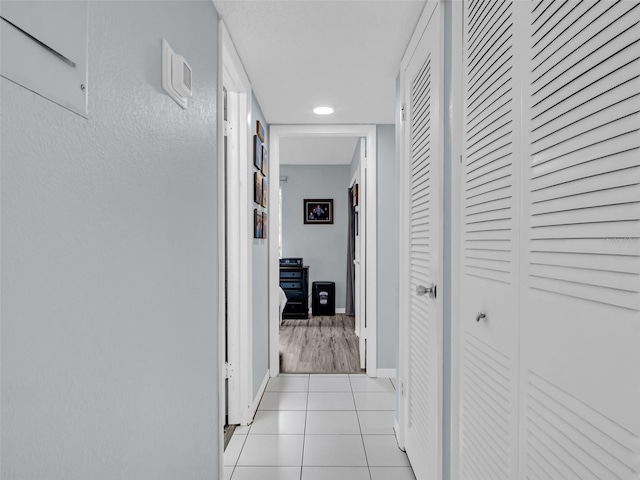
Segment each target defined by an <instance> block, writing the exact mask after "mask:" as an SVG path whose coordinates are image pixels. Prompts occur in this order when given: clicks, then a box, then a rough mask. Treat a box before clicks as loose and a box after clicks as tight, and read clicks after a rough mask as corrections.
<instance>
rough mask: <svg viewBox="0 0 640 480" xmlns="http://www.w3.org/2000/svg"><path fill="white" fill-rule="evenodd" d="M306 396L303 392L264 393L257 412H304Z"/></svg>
mask: <svg viewBox="0 0 640 480" xmlns="http://www.w3.org/2000/svg"><path fill="white" fill-rule="evenodd" d="M306 409H307V394H306V393H303V392H265V394H264V395H263V396H262V400H261V401H260V406H259V407H258V410H306Z"/></svg>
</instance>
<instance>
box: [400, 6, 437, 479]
mask: <svg viewBox="0 0 640 480" xmlns="http://www.w3.org/2000/svg"><path fill="white" fill-rule="evenodd" d="M426 8H432V9H433V8H434V5H433V4H428V5H427V7H426ZM440 32H441V30H440V8H439V7H437V4H436V6H435V10H434V11H433V13H432V15H431V20H430V21H429V23H428V26H427V28H426V31H425V34H424V35H423V37H422V40H421V42H420V44H419V45H418V47H417V49H416V52H415V53H414V55H413V57H412V60H411V61H410V63H409V65H408V67H407V70H406V72H405V76H404V78H405V82H406V84H405V92H407V95H408V98H407V99H406V100H407V101H406V106H407V120H408V121H409V127H410V128H407V129H406V130H405V131H406V132H407V135H408V138H406V139H405V145H407V146H408V153H407V157H406V160H405V161H407V162H410V165H409V168H408V172H409V175H410V179H409V187H410V191H409V192H408V193H409V195H410V209H411V211H410V227H409V228H410V231H409V234H410V235H409V240H410V245H409V255H410V268H409V271H410V275H411V296H410V299H409V302H410V308H409V314H410V319H409V350H410V351H409V357H410V362H409V371H408V376H407V379H406V381H405V387H406V394H407V395H408V409H407V416H408V428H407V432H406V439H405V447H406V451H407V455H408V456H409V459H410V460H411V464H412V466H413V470H414V472H415V474H416V478H417V479H418V480H435V479H438V478H440V471H441V467H440V465H441V458H440V457H441V451H442V450H441V444H442V436H441V420H440V408H441V407H440V405H441V399H440V396H441V391H442V381H441V375H440V370H441V368H442V360H441V358H442V351H441V344H442V332H441V323H442V307H441V305H442V301H441V295H438V294H437V288H436V292H435V295H434V294H432V293H423V292H419V289H420V288H421V287H424V288H429V287H431V286H433V285H442V283H441V281H440V280H439V279H440V278H441V275H442V268H441V262H442V260H441V259H442V253H441V252H442V242H441V235H442V230H441V224H442V213H441V210H442V201H441V195H442V187H441V183H442V178H441V172H442V166H441V165H440V162H441V159H442V140H441V136H442V132H441V124H442V121H441V118H442V114H441V110H440V108H441V107H440V99H441V98H442V93H441V88H442V86H441V80H440V77H441V72H442V70H441V68H442V67H441V65H442V60H441V54H440Z"/></svg>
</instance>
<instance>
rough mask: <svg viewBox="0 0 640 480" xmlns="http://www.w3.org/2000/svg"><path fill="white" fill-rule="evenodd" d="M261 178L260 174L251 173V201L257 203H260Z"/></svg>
mask: <svg viewBox="0 0 640 480" xmlns="http://www.w3.org/2000/svg"><path fill="white" fill-rule="evenodd" d="M262 180H263V177H262V175H260V174H259V173H258V172H254V173H253V201H254V202H256V203H257V204H258V205H262Z"/></svg>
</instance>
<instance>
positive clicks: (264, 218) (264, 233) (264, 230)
mask: <svg viewBox="0 0 640 480" xmlns="http://www.w3.org/2000/svg"><path fill="white" fill-rule="evenodd" d="M268 226H269V215H267V212H262V238H264V239H266V238H267V227H268Z"/></svg>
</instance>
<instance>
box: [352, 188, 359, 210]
mask: <svg viewBox="0 0 640 480" xmlns="http://www.w3.org/2000/svg"><path fill="white" fill-rule="evenodd" d="M359 197H360V192H359V188H358V184H357V183H356V184H355V185H354V186H353V206H354V207H357V206H358V203H359V201H360V198H359Z"/></svg>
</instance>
